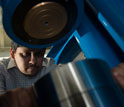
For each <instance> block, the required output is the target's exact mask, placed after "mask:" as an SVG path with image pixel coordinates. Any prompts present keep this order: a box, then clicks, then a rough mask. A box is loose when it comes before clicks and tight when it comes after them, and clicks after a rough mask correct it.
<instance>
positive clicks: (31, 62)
mask: <svg viewBox="0 0 124 107" xmlns="http://www.w3.org/2000/svg"><path fill="white" fill-rule="evenodd" d="M29 63H30V64H35V63H36V58H35V56H34V55H33V54H32V55H31V58H30V61H29Z"/></svg>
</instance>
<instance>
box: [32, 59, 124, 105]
mask: <svg viewBox="0 0 124 107" xmlns="http://www.w3.org/2000/svg"><path fill="white" fill-rule="evenodd" d="M34 89H35V91H36V93H37V96H38V102H39V105H40V106H53V107H117V106H119V107H121V106H124V104H123V99H124V96H123V94H122V92H121V90H120V88H118V87H117V85H116V83H115V81H114V80H113V78H112V76H111V73H110V68H109V66H108V65H107V64H106V63H105V62H104V61H103V60H98V59H89V60H88V59H87V60H81V61H78V62H72V63H68V64H64V65H59V66H57V67H56V68H55V69H54V70H52V71H51V72H49V73H48V74H46V76H44V77H43V78H42V79H40V80H39V81H38V82H37V83H36V84H34Z"/></svg>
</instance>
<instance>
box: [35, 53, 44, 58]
mask: <svg viewBox="0 0 124 107" xmlns="http://www.w3.org/2000/svg"><path fill="white" fill-rule="evenodd" d="M35 56H37V57H43V56H44V53H41V52H38V53H35Z"/></svg>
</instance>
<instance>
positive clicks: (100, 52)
mask: <svg viewBox="0 0 124 107" xmlns="http://www.w3.org/2000/svg"><path fill="white" fill-rule="evenodd" d="M81 14H82V15H83V16H82V21H81V24H80V26H79V27H78V28H77V30H76V31H75V32H74V33H73V34H72V35H71V36H70V38H69V39H68V40H67V41H66V42H65V43H63V44H61V48H60V47H59V46H56V45H55V46H53V48H52V49H51V51H50V52H49V54H48V56H49V57H53V58H54V59H55V60H56V63H57V64H58V63H67V62H69V61H73V59H74V58H75V53H76V51H78V52H79V51H81V50H82V51H83V53H84V55H85V57H86V58H95V59H102V60H104V61H106V62H107V63H108V64H109V66H110V67H111V68H113V67H114V66H117V65H118V64H119V63H120V62H121V61H122V59H121V58H120V57H119V56H120V53H121V54H123V50H124V42H123V39H122V38H120V35H119V34H117V32H116V31H115V29H114V28H113V27H112V26H111V25H110V23H109V22H108V21H107V20H106V19H105V17H104V16H103V15H102V14H101V13H100V12H98V14H97V16H96V19H95V20H98V21H99V23H100V24H101V25H100V26H102V27H104V28H105V29H106V31H105V30H104V31H101V30H102V29H99V28H98V26H96V25H95V24H94V23H93V21H92V20H91V19H90V18H89V16H88V15H87V14H86V13H85V10H82V13H81ZM104 32H108V34H107V33H104ZM109 37H112V38H109ZM74 38H75V39H76V41H75V42H77V43H78V45H79V46H77V43H75V42H69V41H71V40H72V39H74ZM109 39H113V40H114V41H115V44H114V46H112V45H113V43H112V42H111V41H109ZM70 44H72V46H73V45H76V48H74V50H73V51H71V50H72V49H73V48H72V46H71V45H70ZM117 46H119V48H120V49H119V51H120V52H117V51H118V50H116V49H115V48H113V47H117ZM58 47H59V50H57V51H56V49H58ZM71 48H72V49H71ZM67 50H68V51H67ZM69 51H71V52H69ZM78 52H77V53H78ZM53 53H54V56H52V54H53ZM67 54H68V55H67ZM66 55H67V56H66ZM65 56H66V58H65ZM123 56H124V55H123ZM67 59H68V60H67ZM123 61H124V60H123Z"/></svg>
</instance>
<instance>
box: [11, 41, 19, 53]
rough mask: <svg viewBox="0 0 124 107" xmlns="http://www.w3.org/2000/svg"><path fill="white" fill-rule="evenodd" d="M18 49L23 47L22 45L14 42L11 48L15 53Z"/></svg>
mask: <svg viewBox="0 0 124 107" xmlns="http://www.w3.org/2000/svg"><path fill="white" fill-rule="evenodd" d="M18 47H21V45H19V44H17V43H16V42H13V41H12V42H11V48H12V50H13V52H15V51H16V49H17V48H18Z"/></svg>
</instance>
